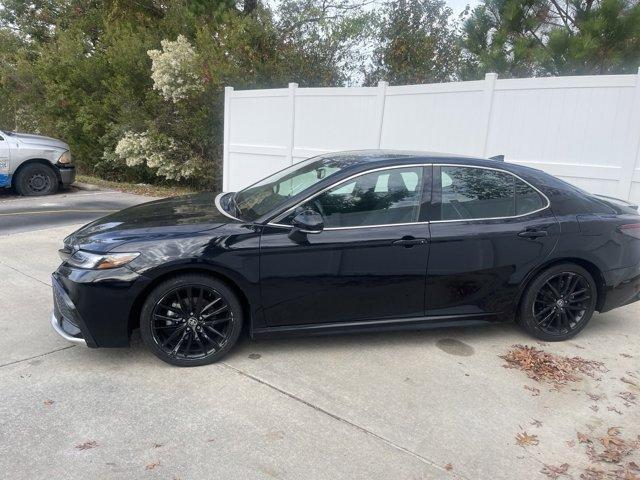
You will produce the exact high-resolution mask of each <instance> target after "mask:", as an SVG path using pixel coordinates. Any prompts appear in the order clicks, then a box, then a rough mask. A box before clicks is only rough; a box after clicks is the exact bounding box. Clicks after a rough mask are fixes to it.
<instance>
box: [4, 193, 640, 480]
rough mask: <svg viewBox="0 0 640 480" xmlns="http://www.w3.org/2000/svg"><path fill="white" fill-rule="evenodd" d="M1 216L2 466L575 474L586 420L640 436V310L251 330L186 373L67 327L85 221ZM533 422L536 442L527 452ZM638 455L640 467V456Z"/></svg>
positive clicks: (64, 474)
mask: <svg viewBox="0 0 640 480" xmlns="http://www.w3.org/2000/svg"><path fill="white" fill-rule="evenodd" d="M131 197H134V196H131ZM75 198H79V197H75ZM129 200H131V201H132V202H139V201H141V200H143V199H142V198H139V197H138V198H130V199H129ZM22 201H25V202H30V200H24V199H22V200H15V201H14V200H12V201H11V203H12V205H11V208H14V209H20V208H22V207H21V205H20V204H21V202H22ZM41 201H44V200H42V199H41ZM78 201H80V200H78ZM27 207H29V208H31V206H30V205H27ZM4 208H5V205H0V214H1V213H2V212H3V209H4ZM25 211H26V210H25ZM35 215H38V214H35ZM94 216H98V214H94ZM27 218H28V217H27ZM3 222H4V217H0V304H1V305H2V313H1V314H0V315H1V316H0V471H1V472H4V474H3V477H5V478H12V479H14V480H15V479H29V480H35V479H86V478H99V479H121V478H135V479H137V478H158V479H182V480H188V479H217V478H220V479H225V480H226V479H267V478H279V479H367V480H371V479H393V480H399V479H440V478H443V479H444V478H456V479H516V478H517V479H528V478H532V479H533V478H542V479H544V478H549V477H548V476H547V475H546V474H545V473H541V471H542V470H544V469H545V468H546V469H547V470H546V471H547V472H551V473H553V470H549V467H545V465H550V467H553V468H559V469H560V470H563V469H564V470H565V471H566V475H563V476H561V477H559V478H574V479H579V478H580V475H581V474H582V473H583V472H584V469H585V468H587V467H588V466H589V465H591V464H592V462H590V461H589V458H588V455H587V453H586V451H587V447H588V446H589V444H581V443H579V442H578V440H577V437H576V435H577V432H583V433H586V434H589V435H593V436H594V438H595V437H598V436H601V435H604V434H605V433H606V432H607V429H608V428H609V427H613V426H616V427H621V429H622V433H621V435H622V436H623V437H624V438H635V436H636V435H638V434H640V400H639V399H636V400H635V402H629V401H625V400H623V399H622V398H621V397H619V394H620V393H621V392H630V393H632V394H633V395H637V397H640V388H639V387H638V385H640V380H638V378H640V304H635V305H632V306H629V307H626V308H623V309H620V310H617V311H615V312H612V313H607V314H603V315H598V316H596V317H595V318H594V319H593V321H592V323H591V325H590V326H589V327H588V328H587V329H586V330H585V331H584V332H583V333H582V334H581V335H580V336H579V337H578V338H576V339H575V340H574V341H569V342H565V343H560V344H546V345H541V344H538V343H536V342H535V341H533V340H532V339H530V338H529V337H527V336H526V335H525V334H524V333H522V332H520V330H518V329H517V328H516V327H514V326H513V325H500V326H487V327H474V328H466V329H459V328H456V329H439V330H431V331H422V332H399V333H381V334H365V335H348V336H332V337H315V338H297V339H283V340H270V341H260V342H255V341H250V340H243V341H242V342H241V344H240V345H239V346H238V347H236V348H235V349H234V350H233V351H232V353H231V354H230V355H229V356H228V357H227V358H225V359H224V361H222V362H220V363H217V364H215V365H211V366H206V367H199V368H191V369H180V368H175V367H171V366H168V365H165V364H164V363H161V362H160V361H159V360H157V359H156V358H155V357H154V356H153V355H151V354H150V353H149V352H148V351H147V350H146V349H145V348H144V347H143V345H141V343H140V341H139V340H138V339H134V344H133V346H132V348H130V349H109V350H101V349H97V350H94V349H87V348H84V347H79V346H71V345H70V344H67V343H66V342H65V341H64V340H62V339H61V338H59V337H58V336H57V335H56V334H55V333H54V332H53V331H52V329H51V327H50V325H49V316H50V311H51V304H52V301H51V292H50V279H49V274H50V272H51V271H53V270H54V269H55V268H56V266H57V264H58V259H57V255H56V250H57V249H58V248H59V247H60V245H61V241H62V238H63V237H64V236H65V235H67V234H68V233H70V232H71V231H73V230H74V229H75V228H77V226H78V225H75V224H74V225H71V224H63V225H61V224H60V223H58V224H56V225H54V226H50V228H49V227H48V226H47V225H46V224H44V223H42V224H39V228H38V229H37V230H33V229H27V230H30V231H23V230H24V229H21V228H17V229H16V228H15V226H14V227H12V228H13V230H8V229H6V228H5V227H4V226H3ZM63 223H64V222H63ZM18 227H19V225H18ZM515 343H524V344H529V345H534V346H537V347H538V348H543V349H545V350H546V351H549V352H552V353H556V354H562V355H568V356H577V355H579V356H581V357H585V358H588V359H591V360H599V361H602V362H604V363H605V365H606V367H607V368H608V369H609V371H608V372H607V373H605V374H603V375H602V376H601V378H600V379H594V378H589V377H585V378H584V379H583V380H582V381H581V382H578V383H575V384H569V385H566V386H564V387H561V388H560V389H554V388H552V386H551V385H549V384H545V383H539V382H535V381H533V380H530V379H528V378H527V377H526V375H525V374H524V373H523V372H521V371H518V370H514V369H505V368H503V365H504V361H503V360H502V359H500V358H499V357H498V355H501V354H503V353H505V352H506V351H507V350H508V349H509V348H510V346H511V345H513V344H515ZM621 378H623V379H624V381H623V380H621ZM628 382H631V383H628ZM633 384H635V386H634V385H633ZM525 385H526V386H528V387H530V388H531V389H532V390H528V389H525V388H524V386H525ZM535 389H538V392H537V393H536V390H535ZM588 394H591V395H592V396H591V397H589V396H588ZM627 398H631V397H628V396H627ZM522 432H527V433H528V434H529V435H535V436H536V440H537V441H538V444H537V445H533V444H532V445H530V446H526V447H523V446H519V445H518V444H517V443H516V435H517V434H519V433H522ZM532 443H535V442H532ZM630 460H635V462H636V463H639V464H640V461H639V459H638V453H637V452H632V453H630V454H629V456H628V457H625V461H630ZM565 463H566V464H568V466H567V467H560V466H561V465H562V464H565ZM599 465H601V466H603V467H605V468H608V469H610V470H611V469H614V468H617V465H616V464H602V463H600V464H599ZM639 473H640V472H639ZM620 478H624V477H620ZM629 478H631V477H629Z"/></svg>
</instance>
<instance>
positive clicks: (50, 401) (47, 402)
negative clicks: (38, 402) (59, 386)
mask: <svg viewBox="0 0 640 480" xmlns="http://www.w3.org/2000/svg"><path fill="white" fill-rule="evenodd" d="M42 403H44V404H45V405H47V406H49V405H53V404H54V401H53V400H45V401H44V402H42Z"/></svg>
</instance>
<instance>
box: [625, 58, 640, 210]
mask: <svg viewBox="0 0 640 480" xmlns="http://www.w3.org/2000/svg"><path fill="white" fill-rule="evenodd" d="M634 90H635V93H634V94H633V103H632V105H633V107H632V110H631V112H632V113H631V119H630V122H629V137H630V138H629V142H628V145H629V147H628V149H627V150H625V154H624V157H625V158H623V159H622V169H621V170H620V192H621V197H622V198H623V199H625V200H631V189H632V188H633V178H634V175H635V173H636V167H637V166H638V165H639V164H640V68H638V76H637V77H636V87H635V89H634Z"/></svg>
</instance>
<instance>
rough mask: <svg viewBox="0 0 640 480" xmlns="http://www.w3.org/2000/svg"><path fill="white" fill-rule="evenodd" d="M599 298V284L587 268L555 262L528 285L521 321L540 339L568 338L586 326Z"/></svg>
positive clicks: (551, 340)
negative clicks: (597, 284)
mask: <svg viewBox="0 0 640 480" xmlns="http://www.w3.org/2000/svg"><path fill="white" fill-rule="evenodd" d="M597 297H598V289H597V286H596V283H595V281H594V279H593V277H592V276H591V274H590V273H589V272H587V271H586V270H585V269H584V268H582V267H581V266H579V265H575V264H573V263H562V264H558V265H554V266H552V267H550V268H548V269H547V270H545V271H543V272H541V273H540V274H538V276H537V277H535V278H534V279H533V281H531V283H530V284H529V286H528V287H527V289H526V291H525V293H524V295H523V297H522V301H521V302H520V308H519V312H518V323H519V324H520V325H521V326H522V327H523V328H524V329H525V330H526V331H527V332H529V333H530V334H531V335H533V336H534V337H536V338H538V339H540V340H544V341H550V342H557V341H562V340H567V339H569V338H572V337H574V336H575V335H577V334H578V333H580V331H582V329H583V328H585V327H586V326H587V323H589V321H590V320H591V317H592V316H593V313H594V311H595V307H596V301H597Z"/></svg>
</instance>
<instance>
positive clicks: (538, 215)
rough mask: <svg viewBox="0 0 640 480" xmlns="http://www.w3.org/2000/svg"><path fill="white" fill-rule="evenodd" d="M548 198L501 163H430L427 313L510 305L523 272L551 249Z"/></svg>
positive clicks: (553, 231)
mask: <svg viewBox="0 0 640 480" xmlns="http://www.w3.org/2000/svg"><path fill="white" fill-rule="evenodd" d="M548 207H549V201H548V199H547V198H546V197H545V196H544V195H543V194H542V193H541V192H540V191H538V190H537V189H536V188H534V187H533V186H532V185H530V184H528V183H527V182H525V181H524V180H522V179H521V178H519V177H517V176H515V175H513V174H511V173H509V172H506V171H502V170H499V169H492V168H483V167H478V166H461V165H435V166H434V169H433V192H432V204H431V208H430V212H429V218H430V219H431V224H430V226H431V254H430V261H429V267H428V274H427V288H426V314H427V315H428V316H441V315H464V316H466V318H467V319H473V318H474V316H486V315H487V314H489V315H494V314H500V313H504V312H508V311H510V309H511V308H513V305H514V302H515V301H516V300H517V294H518V289H519V285H520V284H521V282H522V280H523V279H524V278H525V276H526V275H527V274H528V273H529V272H530V271H531V270H532V269H533V268H534V267H536V266H537V265H539V264H541V263H542V262H543V261H544V259H545V258H546V257H547V256H549V254H550V253H551V252H552V251H553V249H554V247H555V244H556V242H557V239H558V234H559V224H558V222H557V220H556V218H555V216H554V214H553V212H552V211H551V209H550V208H548Z"/></svg>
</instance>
